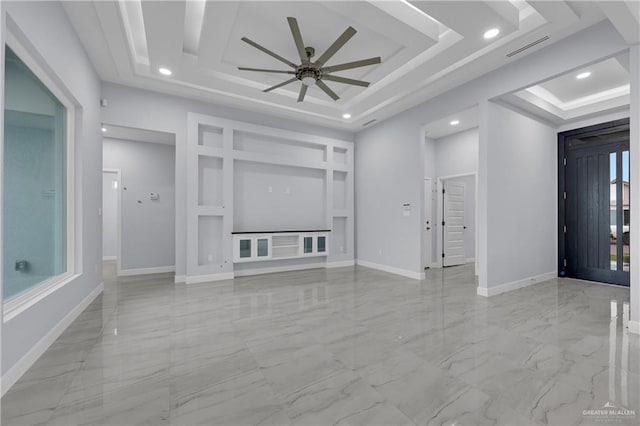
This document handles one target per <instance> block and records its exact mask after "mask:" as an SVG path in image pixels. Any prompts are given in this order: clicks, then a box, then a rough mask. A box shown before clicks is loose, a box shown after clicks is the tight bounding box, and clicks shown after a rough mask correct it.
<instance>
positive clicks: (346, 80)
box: [322, 75, 370, 87]
mask: <svg viewBox="0 0 640 426" xmlns="http://www.w3.org/2000/svg"><path fill="white" fill-rule="evenodd" d="M322 79H323V80H329V81H336V82H338V83H344V84H352V85H354V86H362V87H369V84H370V83H369V82H368V81H362V80H354V79H352V78H344V77H338V76H336V75H323V76H322Z"/></svg>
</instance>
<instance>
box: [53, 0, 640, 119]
mask: <svg viewBox="0 0 640 426" xmlns="http://www.w3.org/2000/svg"><path fill="white" fill-rule="evenodd" d="M634 6H635V3H634V2H633V1H632V0H630V1H629V2H607V1H603V2H567V1H556V2H545V1H529V2H525V1H523V0H511V1H466V2H458V1H412V2H408V1H394V2H389V1H383V2H367V1H356V2H354V1H352V2H336V1H328V2H290V1H284V2H277V1H274V2H271V1H270V2H249V1H240V2H218V1H207V2H205V1H203V0H191V1H187V2H184V1H180V2H172V1H140V0H127V1H86V2H75V1H70V2H64V7H65V10H66V12H67V15H68V16H69V18H70V20H71V22H72V24H73V26H74V28H75V29H76V32H77V33H78V35H79V37H80V39H81V40H82V42H83V43H84V45H85V48H86V50H87V52H88V53H89V56H90V58H91V60H92V62H93V64H94V66H95V67H96V70H97V72H98V73H99V75H100V77H101V78H102V79H103V80H105V81H110V82H115V83H120V84H124V85H129V86H135V87H140V88H145V89H150V90H156V91H161V92H165V93H169V94H174V95H179V96H185V97H190V98H194V99H199V100H205V101H209V102H214V103H217V104H223V105H228V106H231V107H235V108H243V109H249V110H254V111H258V112H264V113H269V114H275V115H279V116H283V117H288V118H292V119H296V120H300V121H310V122H314V123H317V124H321V125H327V126H332V127H337V128H343V129H350V130H357V129H360V128H362V127H361V126H362V124H364V123H366V122H369V121H371V120H373V119H376V120H377V121H380V120H383V119H384V118H387V117H389V116H391V115H394V114H396V113H398V112H400V111H402V110H404V109H406V108H409V107H411V106H413V105H416V104H418V103H420V102H424V101H425V100H427V99H429V98H431V97H433V96H436V95H438V94H440V93H443V92H444V91H446V90H449V89H451V88H453V87H455V86H458V85H460V84H463V83H465V82H467V81H469V80H471V79H474V78H477V77H479V76H480V75H482V74H484V73H487V72H489V71H491V70H493V69H496V68H499V67H500V66H502V65H504V64H507V63H508V62H510V61H513V60H517V59H519V58H521V57H523V56H525V55H527V54H529V53H531V52H533V51H535V50H537V49H540V48H543V47H544V46H547V45H549V44H550V43H553V42H555V41H557V40H559V39H561V38H563V37H566V36H567V35H570V34H572V33H575V32H577V31H579V30H581V29H583V28H586V27H588V26H590V25H592V24H594V23H596V22H599V21H601V20H603V19H607V18H608V19H610V20H611V22H612V23H613V24H614V25H615V26H616V28H617V29H618V30H619V31H620V32H621V34H623V36H625V37H626V38H628V39H629V38H630V39H632V38H633V37H637V34H635V33H634V29H637V25H638V21H637V19H638V17H637V16H635V15H634V13H635V12H633V11H632V12H629V11H630V10H632V9H633V8H634ZM288 16H293V17H295V18H297V20H298V23H299V25H300V29H301V32H302V37H303V39H304V41H305V44H306V45H307V46H312V47H314V48H315V50H316V55H320V54H321V53H322V52H323V51H324V50H325V49H326V48H327V47H328V46H329V45H330V44H331V43H333V41H334V40H335V39H336V38H337V37H338V35H340V34H341V33H342V32H343V31H344V30H345V29H346V28H347V27H348V26H353V27H354V28H355V29H356V30H357V31H358V32H357V34H356V35H355V36H354V37H353V38H352V39H351V40H350V41H349V42H348V43H347V44H346V45H345V46H344V47H343V48H342V49H341V50H340V51H339V52H338V53H337V54H336V55H335V56H334V57H333V58H331V60H330V61H329V62H328V63H327V64H326V65H334V64H339V63H343V62H350V61H354V60H359V59H364V58H369V57H373V56H381V57H382V63H381V64H379V65H373V66H368V67H363V68H358V69H353V70H348V71H340V72H336V73H335V75H339V76H343V77H348V78H355V79H362V80H366V81H370V82H371V85H370V86H369V87H368V88H362V87H354V86H346V85H343V84H340V83H336V82H327V84H328V85H329V86H330V87H331V88H332V89H333V90H334V91H335V92H336V93H337V94H338V95H339V96H340V99H339V100H338V101H337V102H334V101H332V100H331V99H330V98H328V97H327V96H326V95H325V94H324V93H323V92H322V91H321V90H319V89H318V88H317V87H311V88H310V89H309V91H308V92H307V96H306V98H305V101H304V102H303V103H298V102H297V95H298V91H299V85H300V83H298V82H295V83H292V84H290V85H288V86H284V87H282V88H280V89H276V90H274V91H272V92H269V93H263V92H262V90H264V89H266V88H267V87H269V86H272V85H275V84H278V83H280V82H283V81H285V80H286V79H287V76H286V75H278V74H262V73H255V72H247V71H239V70H238V69H237V67H238V66H246V67H253V68H271V69H283V70H285V69H286V65H284V64H282V63H280V62H278V61H277V60H275V59H273V58H272V57H270V56H268V55H266V54H264V53H262V52H260V51H259V50H257V49H255V48H253V47H251V46H249V45H248V44H246V43H244V42H242V41H241V40H240V39H241V38H242V37H248V38H250V39H252V40H254V41H256V42H258V43H260V44H261V45H263V46H264V47H266V48H268V49H270V50H272V51H274V52H276V53H278V54H279V55H281V56H283V57H285V58H287V59H288V60H290V61H293V62H297V61H296V58H297V57H298V54H297V50H296V46H295V44H294V42H293V39H292V37H291V32H290V30H289V28H288V25H287V21H286V18H287V17H288ZM634 22H635V25H636V27H634ZM491 28H498V29H499V30H500V34H499V35H498V36H497V37H495V38H493V39H490V40H487V39H485V38H484V37H483V34H484V33H485V32H486V31H487V30H488V29H491ZM542 36H549V37H550V39H549V40H547V41H545V42H543V43H540V44H539V45H537V46H535V47H533V48H531V49H528V50H526V51H524V52H522V53H520V54H518V55H515V56H514V57H512V58H508V57H507V56H506V54H507V53H509V52H511V51H514V50H516V49H519V48H521V47H522V46H525V45H527V44H529V43H531V42H532V41H535V40H537V39H539V38H540V37H542ZM628 41H629V40H628ZM636 42H637V40H636ZM160 67H166V68H169V69H170V70H171V71H172V75H171V76H164V75H161V74H160V73H159V71H158V70H159V68H160ZM283 76H284V77H283ZM567 96H570V94H568V95H567ZM344 113H349V114H351V118H349V119H344V118H342V116H343V114H344Z"/></svg>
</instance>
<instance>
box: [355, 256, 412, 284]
mask: <svg viewBox="0 0 640 426" xmlns="http://www.w3.org/2000/svg"><path fill="white" fill-rule="evenodd" d="M356 264H357V265H360V266H364V267H366V268H371V269H377V270H379V271H384V272H389V273H390V274H396V275H401V276H403V277H407V278H413V279H414V280H423V279H424V272H414V271H408V270H406V269H400V268H394V267H393V266H387V265H381V264H379V263H373V262H369V261H366V260H361V259H357V260H356Z"/></svg>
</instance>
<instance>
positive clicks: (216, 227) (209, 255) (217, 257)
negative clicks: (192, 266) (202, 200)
mask: <svg viewBox="0 0 640 426" xmlns="http://www.w3.org/2000/svg"><path fill="white" fill-rule="evenodd" d="M222 219H223V218H222V216H200V217H198V266H206V265H222V264H223V263H224V254H223V246H222Z"/></svg>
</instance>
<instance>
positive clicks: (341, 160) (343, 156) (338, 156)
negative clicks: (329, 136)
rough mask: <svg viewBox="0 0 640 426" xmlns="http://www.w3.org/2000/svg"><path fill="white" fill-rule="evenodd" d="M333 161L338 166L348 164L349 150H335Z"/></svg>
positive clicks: (337, 148) (336, 148)
mask: <svg viewBox="0 0 640 426" xmlns="http://www.w3.org/2000/svg"><path fill="white" fill-rule="evenodd" d="M333 161H334V162H336V163H338V164H347V163H348V161H347V150H346V149H344V148H339V147H334V148H333Z"/></svg>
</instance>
